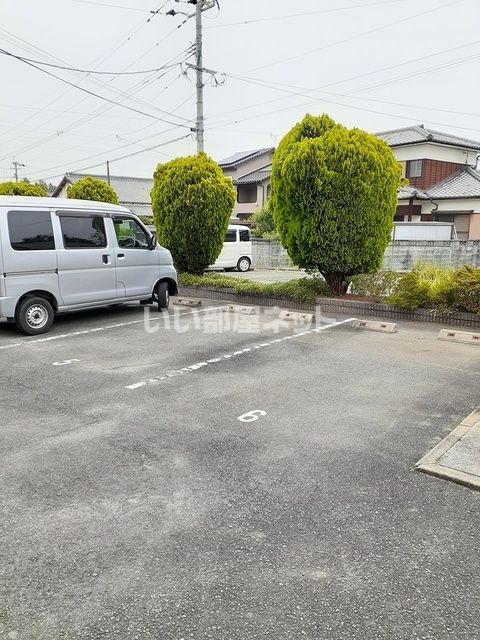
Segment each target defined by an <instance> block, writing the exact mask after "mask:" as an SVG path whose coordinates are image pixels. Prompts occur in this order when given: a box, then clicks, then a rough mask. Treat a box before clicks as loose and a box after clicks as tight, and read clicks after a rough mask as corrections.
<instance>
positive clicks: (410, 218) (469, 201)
mask: <svg viewBox="0 0 480 640" xmlns="http://www.w3.org/2000/svg"><path fill="white" fill-rule="evenodd" d="M376 135H377V136H378V137H379V138H381V139H382V140H385V142H386V143H387V144H388V145H389V146H390V147H391V148H392V151H393V153H394V155H395V157H396V158H397V160H398V161H399V162H400V164H401V165H402V167H403V173H404V176H405V177H406V178H408V181H409V186H408V187H404V188H403V189H400V191H399V194H398V199H399V201H398V207H397V212H396V216H395V220H396V221H400V222H432V221H434V222H453V223H454V225H455V229H456V232H457V236H458V238H459V240H480V172H479V171H477V170H476V168H477V166H478V159H479V155H480V142H477V141H475V140H470V139H468V138H463V137H461V136H455V135H452V134H448V133H443V132H441V131H436V130H434V129H429V128H427V127H424V126H423V125H416V126H411V127H405V128H402V129H393V130H391V131H382V132H380V133H377V134H376Z"/></svg>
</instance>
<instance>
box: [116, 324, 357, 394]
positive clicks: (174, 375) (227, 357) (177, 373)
mask: <svg viewBox="0 0 480 640" xmlns="http://www.w3.org/2000/svg"><path fill="white" fill-rule="evenodd" d="M355 320H356V318H348V320H342V321H341V322H332V323H331V324H326V325H323V326H322V327H316V328H315V329H310V330H308V331H302V333H296V334H293V335H288V336H284V337H283V338H276V339H275V340H271V341H270V342H262V343H260V344H254V345H252V346H251V347H247V348H245V349H241V350H240V351H234V352H233V353H226V354H225V355H223V356H220V357H218V358H210V360H206V361H205V362H197V363H196V364H191V365H189V366H187V367H183V369H177V370H174V371H168V372H167V373H165V374H163V375H161V376H155V377H153V378H148V379H146V380H140V382H135V383H134V384H129V385H127V386H126V387H125V388H126V389H140V388H141V387H146V386H149V385H152V384H158V383H160V382H163V381H164V380H169V379H171V378H177V377H178V376H183V375H185V374H186V373H191V372H193V371H198V370H199V369H204V368H205V367H208V366H209V365H212V364H216V363H218V362H221V361H222V360H230V359H231V358H236V357H238V356H240V355H243V354H244V353H251V352H252V351H253V350H254V349H262V348H264V347H270V346H271V345H274V344H279V343H282V342H285V341H286V340H294V339H295V338H300V337H301V336H306V335H308V334H310V333H321V332H322V331H326V330H327V329H332V328H333V327H340V326H341V325H344V324H349V323H351V322H354V321H355Z"/></svg>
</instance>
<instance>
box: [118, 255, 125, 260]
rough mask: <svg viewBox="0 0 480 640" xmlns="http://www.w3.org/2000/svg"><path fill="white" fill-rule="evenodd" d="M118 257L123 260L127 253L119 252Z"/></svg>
mask: <svg viewBox="0 0 480 640" xmlns="http://www.w3.org/2000/svg"><path fill="white" fill-rule="evenodd" d="M117 258H120V260H123V259H124V258H125V254H124V253H117Z"/></svg>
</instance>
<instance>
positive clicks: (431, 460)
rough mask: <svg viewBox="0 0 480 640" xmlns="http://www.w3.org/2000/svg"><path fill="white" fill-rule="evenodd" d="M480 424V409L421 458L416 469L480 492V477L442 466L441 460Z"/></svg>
mask: <svg viewBox="0 0 480 640" xmlns="http://www.w3.org/2000/svg"><path fill="white" fill-rule="evenodd" d="M479 422H480V409H477V410H476V411H473V412H472V413H471V414H470V415H469V416H467V417H466V418H465V420H463V421H462V422H461V423H460V424H459V425H458V426H457V427H455V429H454V430H453V431H452V432H451V433H449V434H448V436H447V437H446V438H444V439H443V440H442V441H441V442H439V443H438V444H437V446H436V447H434V448H433V449H432V450H431V451H429V452H428V453H427V454H426V455H425V456H423V458H421V459H420V460H419V461H418V462H417V464H416V465H415V468H416V469H417V471H421V472H422V473H426V474H428V475H431V476H435V477H437V478H442V479H444V480H451V481H452V482H456V483H457V484H461V485H463V486H465V487H469V488H470V489H475V490H477V491H480V476H476V475H473V474H471V473H467V472H466V471H460V470H459V469H453V468H451V467H445V466H443V465H442V464H441V462H440V461H441V458H442V457H443V456H444V455H445V454H446V453H447V452H448V451H450V449H451V448H452V447H454V446H455V445H456V444H457V442H460V440H462V439H463V438H464V437H465V436H466V435H467V434H468V433H469V431H470V429H472V428H473V427H474V426H476V425H477V424H478V423H479Z"/></svg>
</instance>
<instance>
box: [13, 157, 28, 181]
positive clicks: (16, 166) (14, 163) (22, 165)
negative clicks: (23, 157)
mask: <svg viewBox="0 0 480 640" xmlns="http://www.w3.org/2000/svg"><path fill="white" fill-rule="evenodd" d="M12 165H13V169H14V171H15V182H18V167H24V166H25V165H24V164H22V163H21V162H17V161H16V160H15V158H13V162H12Z"/></svg>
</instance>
